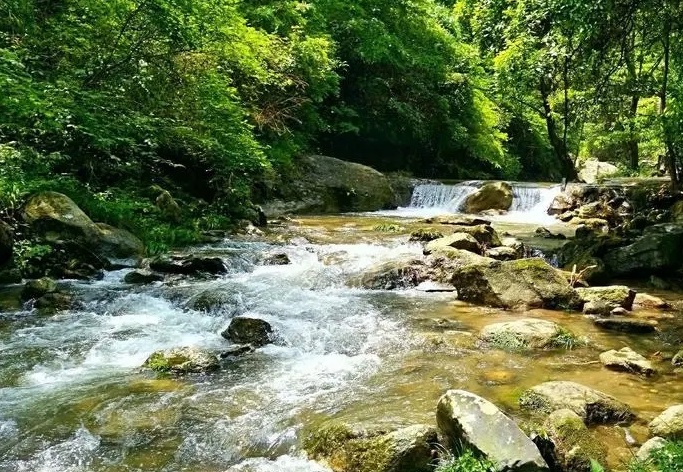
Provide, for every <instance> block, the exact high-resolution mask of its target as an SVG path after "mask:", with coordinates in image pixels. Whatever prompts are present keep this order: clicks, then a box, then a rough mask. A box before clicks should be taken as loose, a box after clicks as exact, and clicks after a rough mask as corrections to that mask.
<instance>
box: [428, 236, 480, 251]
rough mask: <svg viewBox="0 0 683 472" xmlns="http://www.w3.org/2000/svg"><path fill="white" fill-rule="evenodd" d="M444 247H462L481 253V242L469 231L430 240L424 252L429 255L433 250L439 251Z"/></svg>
mask: <svg viewBox="0 0 683 472" xmlns="http://www.w3.org/2000/svg"><path fill="white" fill-rule="evenodd" d="M444 248H453V249H462V250H464V251H470V252H473V253H475V254H480V253H481V247H480V246H479V242H477V240H476V239H474V236H471V235H469V234H467V233H453V234H451V235H450V236H446V237H443V238H439V239H435V240H433V241H430V242H428V243H427V245H426V246H425V248H424V253H425V254H426V255H428V254H431V253H433V252H439V251H441V250H443V249H444Z"/></svg>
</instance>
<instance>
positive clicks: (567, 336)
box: [547, 328, 588, 350]
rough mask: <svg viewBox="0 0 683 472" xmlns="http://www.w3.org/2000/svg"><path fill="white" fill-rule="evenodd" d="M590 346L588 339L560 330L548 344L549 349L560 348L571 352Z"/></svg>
mask: <svg viewBox="0 0 683 472" xmlns="http://www.w3.org/2000/svg"><path fill="white" fill-rule="evenodd" d="M587 345H588V339H587V338H585V337H583V336H576V335H575V334H573V333H571V332H569V331H567V330H566V329H564V328H560V331H559V332H558V333H557V334H556V335H555V337H554V338H553V339H552V340H551V341H550V343H548V346H547V347H549V348H558V349H566V350H571V349H574V348H577V347H585V346H587Z"/></svg>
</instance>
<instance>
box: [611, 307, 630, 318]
mask: <svg viewBox="0 0 683 472" xmlns="http://www.w3.org/2000/svg"><path fill="white" fill-rule="evenodd" d="M609 314H610V315H611V316H628V315H629V312H628V310H627V309H626V308H622V307H620V306H618V307H616V308H615V309H613V310H612V311H610V312H609Z"/></svg>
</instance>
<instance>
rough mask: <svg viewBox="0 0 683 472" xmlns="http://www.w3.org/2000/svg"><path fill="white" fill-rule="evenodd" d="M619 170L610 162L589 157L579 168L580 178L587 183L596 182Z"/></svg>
mask: <svg viewBox="0 0 683 472" xmlns="http://www.w3.org/2000/svg"><path fill="white" fill-rule="evenodd" d="M618 172H619V168H618V167H617V166H615V165H614V164H610V163H608V162H601V161H599V160H597V159H588V160H587V161H585V162H584V163H583V165H582V166H581V169H580V170H579V179H580V180H582V181H583V182H585V183H587V184H595V183H598V181H599V180H600V179H602V178H604V177H610V176H612V175H615V174H617V173H618Z"/></svg>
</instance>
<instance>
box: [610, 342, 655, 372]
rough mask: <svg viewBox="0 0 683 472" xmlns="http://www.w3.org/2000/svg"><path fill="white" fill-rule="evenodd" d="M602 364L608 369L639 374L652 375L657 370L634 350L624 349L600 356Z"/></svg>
mask: <svg viewBox="0 0 683 472" xmlns="http://www.w3.org/2000/svg"><path fill="white" fill-rule="evenodd" d="M600 362H602V365H604V366H605V367H607V368H608V369H614V370H622V371H626V372H634V373H637V374H644V375H652V374H654V373H655V369H654V368H653V367H652V362H650V361H648V360H647V359H646V358H645V357H643V356H641V355H640V354H638V353H637V352H635V351H634V350H633V349H631V348H629V347H624V348H621V349H619V350H618V351H617V350H614V349H612V350H611V351H606V352H603V353H602V354H600Z"/></svg>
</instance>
